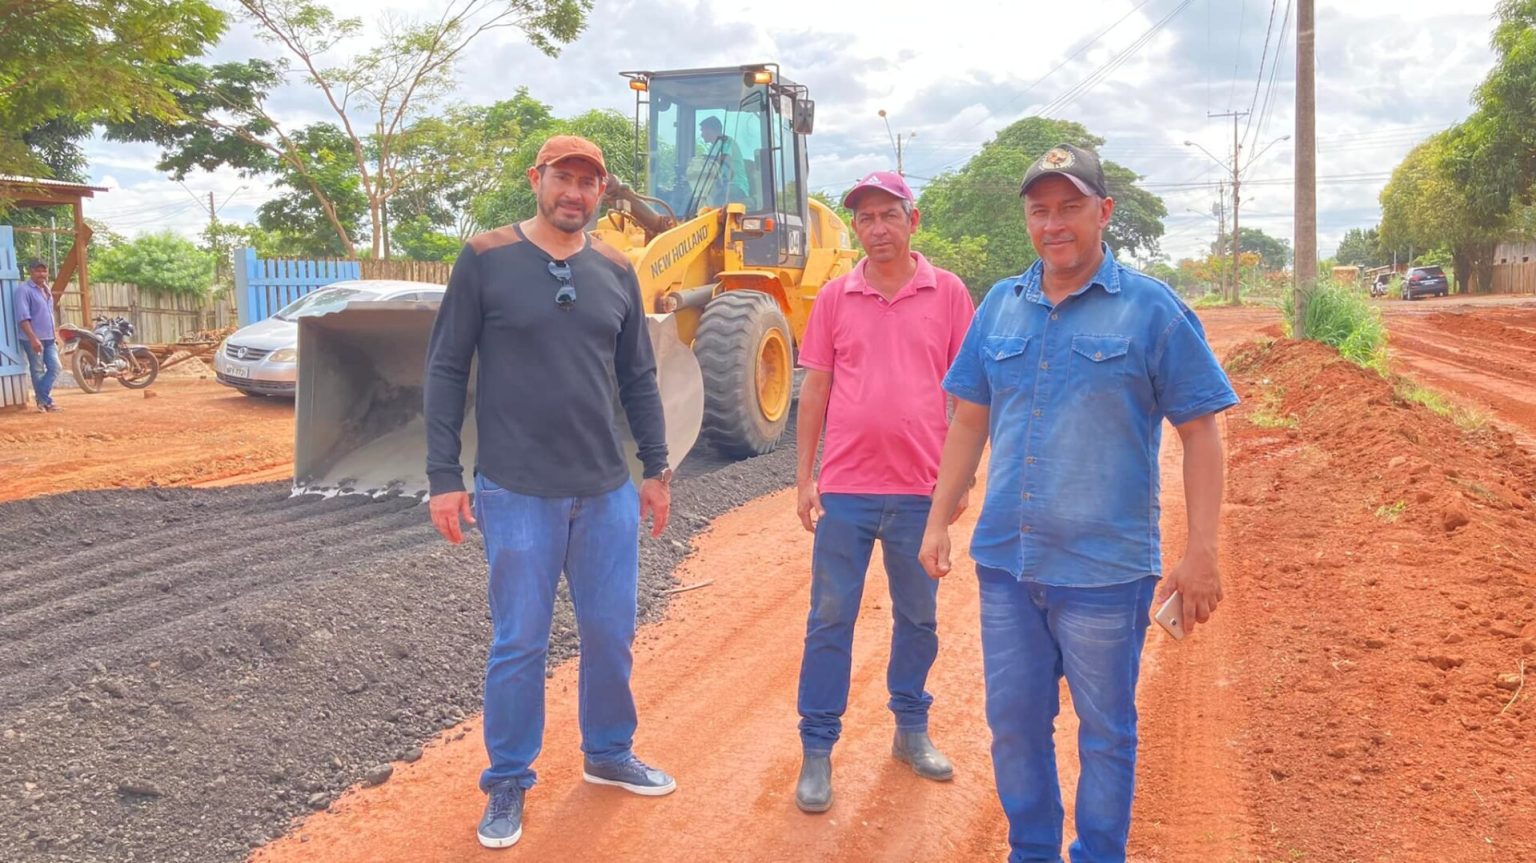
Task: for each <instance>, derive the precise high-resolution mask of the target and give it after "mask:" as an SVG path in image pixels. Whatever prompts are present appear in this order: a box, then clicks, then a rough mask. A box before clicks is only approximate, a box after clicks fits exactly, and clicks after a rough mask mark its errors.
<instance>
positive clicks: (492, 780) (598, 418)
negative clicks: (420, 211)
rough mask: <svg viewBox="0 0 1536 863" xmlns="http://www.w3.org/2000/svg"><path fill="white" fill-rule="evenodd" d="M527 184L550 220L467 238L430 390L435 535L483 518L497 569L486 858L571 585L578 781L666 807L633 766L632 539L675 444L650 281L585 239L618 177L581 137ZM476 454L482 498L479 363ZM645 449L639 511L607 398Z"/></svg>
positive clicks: (648, 771) (489, 679)
mask: <svg viewBox="0 0 1536 863" xmlns="http://www.w3.org/2000/svg"><path fill="white" fill-rule="evenodd" d="M528 178H529V182H530V183H531V184H532V186H533V190H534V196H535V197H536V198H537V200H538V213H537V214H536V215H534V217H533V218H531V219H528V220H526V221H524V222H520V223H518V224H515V225H507V226H505V227H501V228H497V229H496V230H493V231H489V232H487V233H484V234H480V235H478V236H476V237H473V238H472V239H470V241H469V243H468V245H466V246H465V247H464V249H463V251H461V252H460V253H459V258H458V261H457V262H456V263H455V264H454V267H453V276H452V277H451V278H450V279H449V282H448V291H447V293H446V295H444V297H443V304H442V307H441V308H440V309H439V311H438V314H437V321H436V323H435V324H434V326H433V328H432V341H431V344H430V346H429V348H428V352H427V353H428V357H427V383H426V396H425V398H426V419H427V476H428V479H429V480H430V482H431V489H432V497H431V502H430V509H431V514H432V522H433V524H434V525H436V527H437V529H438V531H439V532H440V533H442V534H443V536H444V537H445V538H447V539H448V540H449V541H451V542H455V543H456V542H459V541H461V540H462V538H463V535H462V532H461V526H460V521H459V520H460V518H461V517H462V518H464V519H467V520H468V521H470V522H471V523H474V522H475V521H476V519H477V517H478V521H479V524H480V526H481V531H482V533H483V534H484V536H485V551H486V559H487V560H488V562H489V564H490V604H491V617H492V621H493V625H492V628H493V638H492V644H491V650H490V658H489V660H488V662H487V665H486V674H485V744H486V750H487V752H488V753H489V755H490V762H491V764H490V767H489V768H487V769H486V771H485V772H484V773H483V774H482V775H481V777H480V787H481V789H482V790H484V791H485V792H486V793H487V794H488V795H489V798H490V799H489V800H488V802H487V804H486V809H485V815H484V817H483V818H482V819H481V821H480V825H479V828H478V831H477V833H478V836H479V839H480V844H482V845H484V846H486V847H488V848H504V847H507V846H510V845H512V844H514V843H516V842H517V840H518V838H519V837H520V836H521V835H522V813H523V796H524V792H525V791H526V790H527V789H528V788H529V787H531V786H532V785H533V784H534V778H535V776H534V771H533V768H532V764H533V760H534V758H536V757H537V756H538V753H539V749H540V746H541V744H542V739H543V735H544V666H545V657H546V653H547V651H548V648H549V628H550V618H551V615H552V613H553V609H554V598H555V588H556V585H557V584H558V582H559V579H560V573H561V571H562V570H563V571H564V572H565V573H566V580H567V582H568V583H569V584H570V589H571V601H572V604H573V605H574V606H575V610H576V626H577V631H578V635H579V637H580V639H581V669H580V675H581V677H580V683H579V690H580V696H579V697H580V700H581V706H580V714H581V736H582V747H581V748H582V751H583V753H585V760H584V771H583V775H584V777H585V778H586V780H587V781H588V782H595V783H598V784H603V785H616V786H619V787H621V788H625V789H627V790H629V791H633V792H635V793H636V794H643V795H647V796H657V795H662V794H669V793H671V792H672V791H673V790H675V789H676V787H677V784H676V782H674V781H673V780H672V778H671V777H670V776H668V775H667V774H665V773H663V772H661V771H660V770H655V769H653V768H650V767H648V766H646V765H645V764H644V763H643V762H641V761H640V760H639V759H638V758H636V757H635V755H634V752H633V751H632V749H631V743H632V740H633V737H634V731H635V704H634V698H633V697H632V696H631V694H630V689H629V675H630V667H631V660H630V645H631V643H632V642H633V640H634V635H635V591H636V584H637V580H638V577H639V546H638V542H637V533H638V531H639V523H640V519H641V518H643V517H644V516H645V515H647V514H650V515H651V516H652V533H653V535H656V536H659V535H660V534H661V532H662V530H663V529H664V528H665V527H666V523H667V513H668V509H669V506H670V497H671V495H670V491H669V483H670V481H671V477H672V472H671V469H670V468H669V467H668V466H667V446H666V438H665V434H664V432H665V430H664V427H663V420H662V408H661V399H660V396H659V394H658V392H657V389H656V361H655V358H654V356H653V355H652V352H651V343H650V338H649V336H648V334H647V332H646V324H645V309H644V308H643V307H642V304H641V298H640V286H639V281H638V280H637V279H636V276H635V271H634V269H633V267H631V266H630V264H629V262H628V261H627V260H626V259H625V258H624V256H623V255H621V254H620V253H619V252H617V251H616V250H614V249H612V248H611V247H608V246H605V245H603V244H602V243H601V242H600V241H597V240H595V239H593V238H590V237H588V236H587V234H586V233H585V231H584V229H585V226H586V225H587V224H588V222H589V221H590V220H591V218H592V215H593V213H594V212H595V211H596V209H597V204H598V200H599V198H600V197H601V196H602V192H603V187H604V185H605V182H606V179H607V172H606V168H605V167H604V164H603V154H602V151H601V150H599V149H598V148H597V146H596V145H594V144H592V143H591V142H590V141H587V140H585V139H582V138H577V137H574V136H557V137H554V138H551V139H550V140H549V141H547V142H545V144H544V146H543V148H542V149H540V151H539V155H538V158H537V159H536V161H535V165H534V167H532V168H530V169H529V171H528ZM477 352H478V354H479V367H478V371H477V375H476V381H475V391H476V396H475V399H476V424H477V431H478V434H479V446H478V450H477V458H476V465H475V479H474V482H475V497H474V504H473V507H471V503H470V497H469V495H468V493H467V492H466V491H465V490H464V480H463V476H462V471H461V469H460V467H459V455H460V447H461V444H460V431H461V428H462V426H463V423H464V405H465V393H466V391H467V388H468V382H469V373H470V368H471V360H473V359H474V357H475V354H476V353H477ZM615 386H617V391H618V397H619V402H620V404H622V405H623V408H624V413H625V415H626V417H627V418H628V420H629V425H630V429H631V431H632V432H633V434H634V437H635V440H636V441H637V442H638V444H639V457H640V461H641V462H642V464H643V465H644V469H645V479H644V480H643V481H642V483H641V487H640V491H639V494H638V495H637V494H636V492H635V489H634V486H633V485H632V484H631V483H630V481H629V469H628V468H627V467H626V465H625V462H624V457H623V453H622V451H621V450H620V445H619V441H618V438H617V436H616V435H615V433H614V416H613V399H614V389H615Z"/></svg>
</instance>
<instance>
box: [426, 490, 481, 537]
mask: <svg viewBox="0 0 1536 863" xmlns="http://www.w3.org/2000/svg"><path fill="white" fill-rule="evenodd" d="M427 511H428V512H430V513H431V514H432V526H433V527H435V528H437V532H438V533H440V534H442V535H443V539H446V540H448V541H449V542H451V543H453V544H454V545H458V544H459V543H461V542H463V541H464V533H463V531H462V530H460V527H459V517H460V516H463V518H464V520H465V521H467V522H469V523H470V524H474V523H475V512H474V508H473V507H471V506H470V505H469V492H467V491H445V492H443V493H442V494H434V495H432V498H431V500H429V501H428V502H427Z"/></svg>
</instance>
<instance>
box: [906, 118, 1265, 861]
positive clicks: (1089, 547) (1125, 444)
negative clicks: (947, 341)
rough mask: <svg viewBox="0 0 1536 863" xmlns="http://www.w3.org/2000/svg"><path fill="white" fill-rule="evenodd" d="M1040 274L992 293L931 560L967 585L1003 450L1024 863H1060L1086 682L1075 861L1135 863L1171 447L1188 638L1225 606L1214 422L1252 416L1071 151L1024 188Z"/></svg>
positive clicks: (1001, 713)
mask: <svg viewBox="0 0 1536 863" xmlns="http://www.w3.org/2000/svg"><path fill="white" fill-rule="evenodd" d="M1020 195H1021V196H1022V197H1023V198H1024V210H1025V219H1026V221H1027V224H1028V229H1029V235H1030V240H1031V242H1032V243H1033V244H1034V247H1035V250H1036V251H1037V252H1038V253H1039V255H1040V259H1039V260H1038V261H1036V262H1035V264H1034V265H1033V266H1031V267H1030V268H1029V269H1028V270H1027V271H1025V272H1024V273H1023V274H1022V275H1020V276H1017V277H1014V278H1010V279H1004V280H1003V281H1001V282H999V283H998V284H996V285H994V286H993V287H992V290H991V292H990V293H988V294H987V297H986V299H985V300H984V301H983V302H982V304H981V307H980V308H979V309H978V310H977V312H976V317H975V320H974V321H973V323H972V325H971V328H970V332H969V333H967V335H966V339H965V343H964V344H963V345H962V346H961V348H960V353H959V356H957V357H956V359H955V363H954V365H953V367H952V368H951V369H950V371H949V374H948V375H947V376H946V377H945V380H944V387H945V389H946V390H948V391H949V392H950V393H951V394H953V395H955V396H956V397H957V398H958V399H959V402H958V404H957V407H956V411H955V417H954V420H953V422H952V424H951V425H950V429H949V434H948V436H947V437H946V439H945V443H944V455H943V459H942V461H941V463H940V468H939V482H938V487H937V488H936V489H935V492H934V498H933V508H932V513H933V514H932V515H930V517H929V520H928V526H927V529H926V532H925V536H924V539H923V550H922V552H921V553H920V556H921V558H922V560H923V564H924V566H925V568H927V570H928V572H929V573H930V574H931V575H933V576H934V577H936V578H938V577H942V576H944V575H945V574H946V573H947V572H948V571H949V569H950V561H949V551H950V548H949V535H948V528H947V524H946V522H945V520H944V519H943V518H942V517H941V514H943V513H947V512H949V511H950V508H951V507H952V506H953V505H954V503H955V502H956V501H958V500H959V498H960V495H961V493H962V492H963V491H964V489H965V488H966V485H967V484H968V482H969V480H970V477H971V476H972V475H973V474H974V473H975V471H976V467H977V464H978V463H979V462H980V460H981V453H982V449H983V446H984V445H985V443H986V441H987V438H988V437H989V436H990V438H991V440H992V457H991V462H990V463H989V469H988V483H987V494H986V499H985V501H984V503H983V506H982V511H981V517H980V520H979V522H978V523H977V525H976V532H975V535H974V537H973V538H972V542H971V556H972V558H973V559H974V560H975V561H976V571H977V579H978V581H979V582H980V588H981V628H982V654H983V663H984V666H985V671H986V686H987V724H988V725H989V726H990V727H991V729H992V762H993V770H994V772H995V775H996V781H997V790H998V797H999V798H1000V799H1001V802H1002V806H1003V810H1004V812H1005V813H1006V814H1007V816H1008V824H1009V829H1008V843H1009V847H1010V848H1011V849H1012V851H1011V853H1010V855H1009V858H1008V859H1009V860H1010V861H1011V863H1024V861H1060V860H1061V845H1062V819H1063V810H1062V804H1061V792H1060V788H1059V780H1058V777H1057V773H1056V759H1055V750H1054V746H1053V744H1052V739H1051V734H1052V730H1053V724H1054V719H1055V716H1056V713H1057V712H1058V710H1059V699H1058V691H1059V684H1060V680H1061V678H1062V677H1063V676H1065V677H1066V678H1067V684H1068V686H1069V687H1071V691H1072V704H1073V707H1074V709H1075V710H1076V712H1077V715H1078V719H1079V723H1080V727H1079V738H1078V739H1079V745H1078V753H1079V757H1080V759H1081V764H1082V772H1081V778H1080V780H1079V782H1078V790H1077V803H1076V820H1077V839H1076V841H1074V842H1073V843H1072V847H1071V849H1070V853H1071V859H1072V861H1073V863H1108V861H1124V860H1125V845H1126V839H1127V837H1128V835H1129V833H1130V822H1131V798H1132V793H1133V788H1134V782H1135V772H1136V700H1135V699H1136V678H1137V673H1138V671H1139V665H1140V659H1141V648H1142V643H1143V641H1144V639H1145V635H1146V631H1147V626H1148V623H1149V620H1148V613H1149V610H1150V606H1151V603H1152V600H1153V592H1154V590H1155V587H1156V584H1157V581H1158V578H1159V576H1160V574H1161V572H1162V560H1161V540H1160V538H1159V535H1158V515H1159V504H1158V448H1159V445H1160V443H1161V437H1162V423H1163V420H1164V419H1167V420H1168V421H1169V422H1171V423H1172V424H1173V426H1174V428H1175V429H1176V430H1177V431H1178V433H1179V437H1180V439H1181V441H1182V442H1183V445H1184V485H1185V497H1186V500H1187V506H1188V521H1189V543H1188V547H1187V549H1186V552H1185V556H1184V559H1183V560H1182V561H1180V562H1179V564H1178V565H1177V566H1175V567H1174V568H1173V569H1172V570H1171V571H1170V572H1169V573H1168V578H1167V580H1166V581H1165V582H1164V584H1163V594H1164V595H1167V594H1168V593H1171V592H1172V591H1173V590H1175V589H1176V590H1178V591H1179V595H1180V596H1181V597H1182V601H1183V619H1184V626H1185V628H1186V630H1187V629H1190V628H1192V626H1193V625H1194V624H1195V623H1196V622H1199V623H1204V622H1206V621H1207V620H1209V619H1210V615H1211V612H1212V611H1213V610H1214V609H1215V607H1216V604H1217V603H1218V602H1220V600H1221V583H1220V578H1219V576H1218V573H1217V569H1216V560H1217V524H1218V520H1219V515H1220V508H1221V495H1222V473H1223V466H1222V449H1221V437H1220V433H1219V430H1218V428H1217V426H1216V420H1215V414H1216V413H1218V412H1219V411H1222V410H1225V409H1226V408H1229V407H1231V406H1232V405H1234V404H1236V403H1237V395H1236V394H1235V393H1234V392H1233V391H1232V387H1231V385H1230V384H1229V382H1228V381H1227V377H1226V375H1225V374H1224V373H1223V372H1222V370H1221V366H1220V365H1219V364H1218V363H1217V361H1216V358H1215V356H1214V355H1213V354H1212V353H1211V350H1210V347H1209V346H1208V345H1207V344H1206V341H1205V333H1204V330H1203V329H1202V328H1201V326H1200V322H1199V320H1198V319H1197V318H1196V317H1195V315H1194V313H1193V312H1191V311H1190V310H1189V308H1188V307H1187V306H1185V305H1184V304H1183V303H1182V302H1181V301H1180V300H1179V299H1178V298H1177V297H1176V296H1175V295H1174V294H1173V292H1172V291H1170V290H1169V289H1168V287H1167V286H1166V285H1164V284H1163V283H1161V282H1159V281H1157V280H1155V279H1152V278H1149V277H1147V276H1145V275H1143V274H1141V273H1138V272H1136V271H1135V270H1132V269H1129V268H1127V267H1123V266H1121V265H1120V264H1118V263H1117V262H1116V261H1115V259H1114V257H1113V255H1112V254H1110V251H1109V248H1108V246H1106V245H1104V243H1103V240H1102V236H1103V231H1104V228H1105V226H1106V225H1108V224H1109V219H1110V215H1111V214H1112V213H1113V212H1114V200H1113V199H1112V198H1110V197H1109V193H1108V188H1107V185H1106V183H1105V180H1104V172H1103V169H1102V167H1101V166H1100V164H1099V160H1098V157H1097V156H1096V155H1095V154H1093V153H1092V152H1089V151H1087V150H1083V149H1080V148H1078V147H1074V146H1070V145H1061V146H1058V147H1054V148H1052V149H1051V150H1050V151H1049V152H1047V153H1046V154H1045V155H1044V156H1042V157H1041V158H1040V159H1039V160H1038V161H1036V162H1035V163H1034V164H1033V165H1032V166H1031V167H1030V169H1029V171H1028V172H1026V173H1025V175H1024V183H1023V186H1022V187H1021V189H1020Z"/></svg>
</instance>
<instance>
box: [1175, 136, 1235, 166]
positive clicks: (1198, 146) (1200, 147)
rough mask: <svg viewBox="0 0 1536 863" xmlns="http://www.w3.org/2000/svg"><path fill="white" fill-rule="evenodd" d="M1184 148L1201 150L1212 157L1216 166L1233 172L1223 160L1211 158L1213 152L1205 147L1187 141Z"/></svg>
mask: <svg viewBox="0 0 1536 863" xmlns="http://www.w3.org/2000/svg"><path fill="white" fill-rule="evenodd" d="M1184 146H1186V147H1194V148H1195V149H1197V150H1199V151H1200V152H1202V153H1204V154H1205V155H1207V156H1210V158H1211V161H1212V162H1215V163H1216V164H1218V165H1220V166H1221V167H1223V168H1225V169H1226V170H1228V171H1230V170H1232V169H1231V168H1229V167H1227V163H1226V162H1223V161H1222V160H1220V159H1218V158H1216V157H1215V156H1211V151H1210V150H1207V149H1205V148H1204V147H1202V146H1200V145H1199V144H1196V143H1195V142H1194V141H1185V142H1184Z"/></svg>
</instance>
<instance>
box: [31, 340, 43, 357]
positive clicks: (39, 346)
mask: <svg viewBox="0 0 1536 863" xmlns="http://www.w3.org/2000/svg"><path fill="white" fill-rule="evenodd" d="M32 353H34V354H38V355H41V354H42V353H43V342H42V339H39V338H38V337H37V336H33V337H32Z"/></svg>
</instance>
